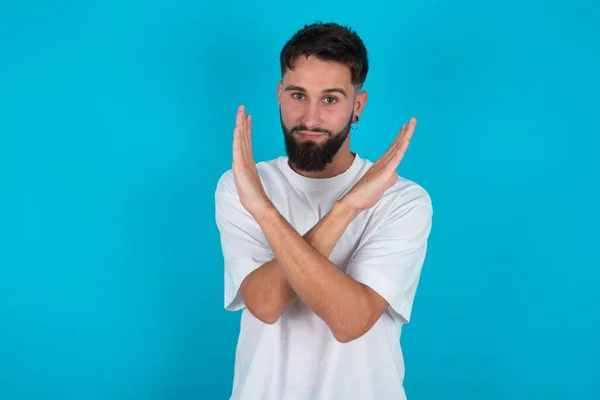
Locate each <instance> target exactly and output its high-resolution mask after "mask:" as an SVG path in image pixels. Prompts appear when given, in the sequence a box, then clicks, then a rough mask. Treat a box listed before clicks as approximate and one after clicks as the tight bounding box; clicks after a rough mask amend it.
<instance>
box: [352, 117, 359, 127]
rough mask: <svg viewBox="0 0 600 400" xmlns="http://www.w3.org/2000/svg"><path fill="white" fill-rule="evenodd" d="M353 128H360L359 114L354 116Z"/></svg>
mask: <svg viewBox="0 0 600 400" xmlns="http://www.w3.org/2000/svg"><path fill="white" fill-rule="evenodd" d="M352 129H353V130H357V129H358V115H355V116H354V121H353V122H352Z"/></svg>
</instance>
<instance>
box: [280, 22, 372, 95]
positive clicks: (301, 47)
mask: <svg viewBox="0 0 600 400" xmlns="http://www.w3.org/2000/svg"><path fill="white" fill-rule="evenodd" d="M310 55H314V56H315V57H317V58H318V59H320V60H323V61H335V62H339V63H341V64H344V65H346V66H347V67H348V68H349V69H350V74H351V80H352V85H354V86H361V85H362V84H363V83H364V81H365V79H367V72H368V71H369V61H368V57H367V49H366V48H365V45H364V43H363V41H362V40H361V39H360V37H359V36H358V35H357V34H356V32H354V31H353V30H352V29H350V28H348V27H344V26H341V25H339V24H336V23H333V22H329V23H321V22H315V23H314V24H310V25H305V26H304V28H302V29H300V30H299V31H298V32H296V33H295V34H294V36H292V37H291V38H290V40H288V42H287V43H286V44H285V46H283V49H282V50H281V54H280V57H279V61H280V64H281V75H282V76H283V75H284V74H285V72H286V71H287V70H288V69H293V64H294V62H295V61H296V59H297V58H298V57H300V56H305V57H308V56H310Z"/></svg>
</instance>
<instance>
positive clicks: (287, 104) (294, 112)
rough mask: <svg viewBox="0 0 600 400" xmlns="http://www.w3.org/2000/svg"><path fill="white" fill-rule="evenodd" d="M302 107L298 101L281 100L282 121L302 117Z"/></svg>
mask: <svg viewBox="0 0 600 400" xmlns="http://www.w3.org/2000/svg"><path fill="white" fill-rule="evenodd" d="M302 114H303V108H302V105H301V104H299V102H292V101H286V100H283V101H282V102H281V115H282V117H283V120H284V121H296V120H298V119H299V118H301V117H302Z"/></svg>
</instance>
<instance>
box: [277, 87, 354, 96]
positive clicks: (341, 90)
mask: <svg viewBox="0 0 600 400" xmlns="http://www.w3.org/2000/svg"><path fill="white" fill-rule="evenodd" d="M291 90H295V91H298V92H304V93H306V89H304V88H303V87H300V86H295V85H290V86H288V87H286V88H285V91H286V92H288V91H291ZM323 93H340V94H342V95H343V96H344V97H348V95H347V94H346V91H345V90H344V89H342V88H331V89H325V90H323Z"/></svg>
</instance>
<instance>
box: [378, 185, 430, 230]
mask: <svg viewBox="0 0 600 400" xmlns="http://www.w3.org/2000/svg"><path fill="white" fill-rule="evenodd" d="M373 214H374V219H373V220H374V222H375V221H376V224H375V226H374V228H375V229H376V230H378V229H385V231H386V232H388V233H389V234H391V235H393V236H394V237H396V238H397V239H402V238H408V237H415V236H419V237H421V236H423V237H427V236H428V235H429V232H430V230H431V224H432V218H433V203H432V199H431V196H430V195H429V193H428V192H427V190H426V189H425V188H424V187H423V186H421V185H420V184H418V183H416V182H414V181H412V180H409V179H406V178H403V177H399V178H398V181H397V182H396V183H395V184H394V185H393V186H392V187H390V188H389V189H388V190H387V191H386V192H385V193H384V195H383V196H382V198H381V200H380V201H379V203H378V204H377V205H376V206H375V210H373Z"/></svg>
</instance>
